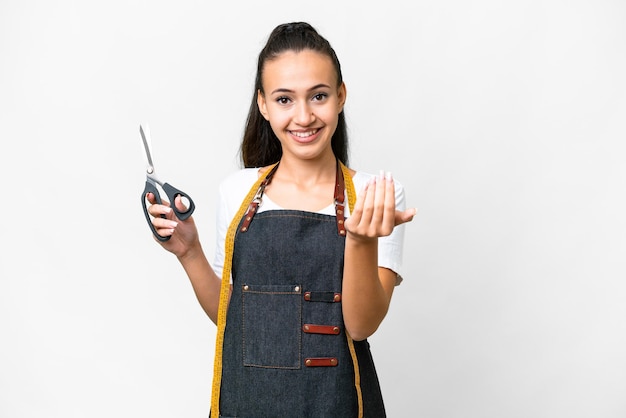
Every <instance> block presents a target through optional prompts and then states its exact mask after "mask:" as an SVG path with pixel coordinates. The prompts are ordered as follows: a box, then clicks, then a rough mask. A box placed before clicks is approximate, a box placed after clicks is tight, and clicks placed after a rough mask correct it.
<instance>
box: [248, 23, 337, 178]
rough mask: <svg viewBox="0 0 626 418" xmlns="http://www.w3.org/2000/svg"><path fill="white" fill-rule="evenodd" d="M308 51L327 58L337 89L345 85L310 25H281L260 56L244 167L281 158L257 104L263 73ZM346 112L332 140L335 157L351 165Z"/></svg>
mask: <svg viewBox="0 0 626 418" xmlns="http://www.w3.org/2000/svg"><path fill="white" fill-rule="evenodd" d="M305 49H309V50H312V51H316V52H319V53H321V54H324V55H327V56H328V57H329V58H330V59H331V61H332V63H333V66H334V68H335V71H336V72H337V85H338V86H340V85H341V83H343V76H342V75H341V65H340V64H339V59H337V55H336V54H335V50H334V49H333V48H332V47H331V46H330V43H329V42H328V41H327V40H326V39H325V38H324V37H323V36H321V35H320V34H319V33H318V32H317V31H316V30H315V29H314V28H313V27H312V26H311V25H310V24H308V23H305V22H293V23H285V24H282V25H278V26H277V27H276V28H275V29H274V30H273V31H272V33H271V34H270V36H269V38H268V40H267V43H266V44H265V46H264V47H263V49H262V50H261V52H260V53H259V59H258V62H257V72H256V78H255V83H254V92H253V94H252V101H251V103H250V109H249V111H248V117H247V119H246V127H245V131H244V134H243V140H242V142H241V148H240V154H241V159H242V162H243V165H244V167H263V166H266V165H270V164H273V163H275V162H278V161H279V160H280V158H281V156H282V148H281V146H280V142H279V141H278V138H277V137H276V134H274V131H273V130H272V127H271V126H270V123H269V122H268V121H267V120H265V118H264V117H263V115H262V114H261V112H260V110H259V106H258V104H257V94H258V92H259V91H260V92H261V93H263V92H264V90H263V83H262V80H263V69H264V66H265V63H266V62H267V61H268V60H272V59H275V58H276V57H278V55H280V54H281V53H283V52H285V51H294V52H300V51H302V50H305ZM347 131H348V130H347V126H346V118H345V115H344V112H343V110H342V111H341V113H339V119H338V122H337V129H336V130H335V132H334V133H333V137H332V139H331V147H332V150H333V153H334V154H335V157H337V158H338V159H339V160H340V161H341V162H342V163H344V164H345V165H348V132H347Z"/></svg>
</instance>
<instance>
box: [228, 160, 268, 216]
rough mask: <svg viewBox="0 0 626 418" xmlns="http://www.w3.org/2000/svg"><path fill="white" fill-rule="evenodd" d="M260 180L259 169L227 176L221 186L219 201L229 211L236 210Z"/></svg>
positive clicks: (241, 171)
mask: <svg viewBox="0 0 626 418" xmlns="http://www.w3.org/2000/svg"><path fill="white" fill-rule="evenodd" d="M258 178H259V170H258V169H257V168H243V169H240V170H237V171H234V172H232V173H230V174H228V175H226V177H224V178H223V179H222V181H221V182H220V185H219V201H220V202H221V204H222V205H224V206H225V207H226V208H227V210H228V211H232V210H236V208H238V207H239V205H240V204H241V202H242V201H243V199H244V197H245V196H246V195H247V194H248V192H249V191H250V188H251V187H252V185H253V184H254V182H255V181H256V180H257V179H258Z"/></svg>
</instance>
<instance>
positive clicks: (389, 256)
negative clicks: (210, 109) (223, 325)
mask: <svg viewBox="0 0 626 418" xmlns="http://www.w3.org/2000/svg"><path fill="white" fill-rule="evenodd" d="M258 172H259V171H258V168H244V169H241V170H238V171H235V172H234V173H232V174H230V175H229V176H227V177H226V178H225V179H224V180H222V182H221V183H220V187H219V196H218V201H217V217H216V222H217V225H216V240H217V242H216V246H215V259H214V261H213V269H214V270H215V273H216V274H217V275H218V277H222V270H223V268H224V254H225V249H224V244H225V241H226V233H227V231H228V227H229V225H230V223H231V221H232V220H233V217H234V216H235V215H236V214H237V211H238V210H239V208H240V207H241V204H242V202H243V199H244V198H245V197H246V195H247V194H248V192H249V191H250V188H251V187H252V185H253V184H254V183H255V182H256V181H257V180H258V178H259V174H258ZM372 177H374V175H372V174H367V173H362V172H356V173H355V174H354V176H353V177H352V181H353V183H354V189H355V190H356V192H357V194H358V192H359V191H360V190H362V189H363V188H364V187H365V185H366V184H367V181H368V180H369V179H370V178H372ZM394 185H395V191H396V209H397V210H404V209H405V205H406V202H405V197H404V188H403V187H402V185H401V184H400V183H399V182H398V181H397V180H394ZM347 201H348V197H347V195H346V202H347ZM348 206H349V205H347V204H346V208H345V212H346V218H348V217H349V216H350V208H349V207H348ZM280 209H283V208H281V207H280V206H278V205H277V204H276V203H274V202H273V201H272V200H271V199H270V198H269V197H268V196H267V195H263V202H262V204H261V205H260V206H259V209H258V211H257V213H259V212H264V211H268V210H280ZM318 213H321V214H326V215H332V216H335V205H334V204H330V205H329V206H327V207H326V208H324V209H322V210H320V211H319V212H318ZM403 241H404V225H399V226H397V227H395V228H394V230H393V232H392V233H391V235H389V236H386V237H380V238H379V239H378V266H380V267H385V268H388V269H390V270H392V271H394V272H395V273H396V274H397V275H398V279H397V281H396V285H398V284H400V282H401V281H402V276H401V275H400V273H401V268H402V247H403Z"/></svg>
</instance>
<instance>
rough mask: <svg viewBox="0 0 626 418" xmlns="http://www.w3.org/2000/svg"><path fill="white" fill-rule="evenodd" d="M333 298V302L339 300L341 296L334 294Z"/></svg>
mask: <svg viewBox="0 0 626 418" xmlns="http://www.w3.org/2000/svg"><path fill="white" fill-rule="evenodd" d="M333 299H334V300H335V302H339V301H340V300H341V296H339V295H335V297H334V298H333Z"/></svg>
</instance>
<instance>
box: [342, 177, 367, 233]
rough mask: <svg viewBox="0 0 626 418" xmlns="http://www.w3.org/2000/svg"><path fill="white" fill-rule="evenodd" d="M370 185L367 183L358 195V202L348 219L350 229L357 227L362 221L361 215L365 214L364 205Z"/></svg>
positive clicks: (347, 225)
mask: <svg viewBox="0 0 626 418" xmlns="http://www.w3.org/2000/svg"><path fill="white" fill-rule="evenodd" d="M368 187H369V182H367V183H365V185H364V186H363V188H362V189H361V191H360V192H359V194H358V195H357V198H356V202H355V203H354V208H353V209H352V211H351V213H350V217H349V218H348V220H347V221H346V228H348V230H350V229H351V228H356V227H357V226H358V224H359V222H361V216H362V215H363V205H364V204H365V196H366V195H367V189H368Z"/></svg>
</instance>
